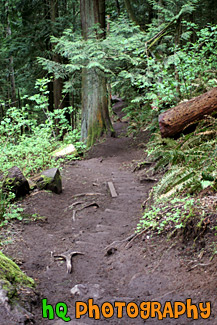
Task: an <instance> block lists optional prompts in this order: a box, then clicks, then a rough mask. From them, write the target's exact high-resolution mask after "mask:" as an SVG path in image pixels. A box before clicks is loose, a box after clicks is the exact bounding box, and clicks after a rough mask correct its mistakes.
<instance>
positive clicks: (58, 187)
mask: <svg viewBox="0 0 217 325" xmlns="http://www.w3.org/2000/svg"><path fill="white" fill-rule="evenodd" d="M36 185H37V187H38V189H39V190H50V191H52V192H54V193H56V194H60V193H62V180H61V176H60V172H59V169H58V168H51V169H48V170H45V171H43V172H42V173H41V175H40V176H39V178H38V179H37V180H36Z"/></svg>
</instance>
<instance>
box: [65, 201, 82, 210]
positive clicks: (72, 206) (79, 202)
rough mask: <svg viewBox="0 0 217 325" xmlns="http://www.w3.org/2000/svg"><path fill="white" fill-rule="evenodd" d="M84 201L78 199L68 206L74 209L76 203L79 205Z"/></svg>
mask: <svg viewBox="0 0 217 325" xmlns="http://www.w3.org/2000/svg"><path fill="white" fill-rule="evenodd" d="M82 203H83V202H82V201H76V202H74V203H72V204H71V205H70V206H69V207H68V208H69V209H72V208H74V207H75V206H76V205H79V204H82Z"/></svg>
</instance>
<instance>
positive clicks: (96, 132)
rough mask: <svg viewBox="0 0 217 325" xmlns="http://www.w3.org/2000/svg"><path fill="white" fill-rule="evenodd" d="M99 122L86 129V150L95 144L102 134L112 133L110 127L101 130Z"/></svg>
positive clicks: (112, 130)
mask: <svg viewBox="0 0 217 325" xmlns="http://www.w3.org/2000/svg"><path fill="white" fill-rule="evenodd" d="M100 121H101V120H100ZM100 121H98V120H97V121H96V122H95V123H93V124H92V125H91V126H90V127H89V129H88V138H87V143H86V144H87V148H89V147H91V146H92V145H93V144H94V143H95V141H96V140H97V139H99V138H100V136H101V135H102V134H103V133H106V132H111V134H113V133H114V128H113V127H112V126H110V128H106V127H104V128H103V127H102V125H101V122H100Z"/></svg>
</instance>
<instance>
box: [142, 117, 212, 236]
mask: <svg viewBox="0 0 217 325" xmlns="http://www.w3.org/2000/svg"><path fill="white" fill-rule="evenodd" d="M216 134H217V119H216V118H215V117H212V116H207V117H205V118H204V120H203V121H200V122H199V123H198V125H197V127H196V129H195V131H194V132H192V133H190V134H187V135H182V136H181V137H180V138H179V139H177V140H174V139H170V138H165V139H162V138H161V136H160V134H159V133H156V134H154V135H153V136H152V140H151V141H150V142H149V144H148V148H147V153H148V161H150V162H152V163H153V167H151V170H149V172H151V173H152V174H156V173H162V174H163V175H162V178H161V179H160V181H159V182H158V183H157V185H156V186H155V187H154V188H153V190H152V191H151V194H150V197H149V200H148V201H147V202H146V207H145V211H144V215H143V217H142V218H141V220H140V222H139V223H138V225H137V232H141V231H143V229H152V230H153V231H154V232H157V233H158V234H159V233H169V234H170V236H171V235H172V234H176V233H177V232H179V233H182V234H183V235H185V236H189V237H192V236H193V238H194V239H196V238H197V237H199V236H201V235H202V234H203V233H204V232H205V230H206V226H207V225H208V224H209V222H210V220H209V216H211V215H212V214H215V211H216V206H214V207H213V208H212V209H210V208H207V207H204V205H203V204H202V203H201V200H200V199H199V198H198V195H199V193H201V192H202V191H203V190H209V191H210V192H215V191H216V190H217V140H216ZM207 220H208V221H207ZM189 225H190V227H189ZM213 227H214V228H213V229H215V227H216V225H215V223H214V225H213ZM189 229H190V230H189Z"/></svg>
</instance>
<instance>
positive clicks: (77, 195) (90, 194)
mask: <svg viewBox="0 0 217 325" xmlns="http://www.w3.org/2000/svg"><path fill="white" fill-rule="evenodd" d="M94 195H104V194H102V193H79V194H75V195H73V197H74V198H75V197H81V196H94Z"/></svg>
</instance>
